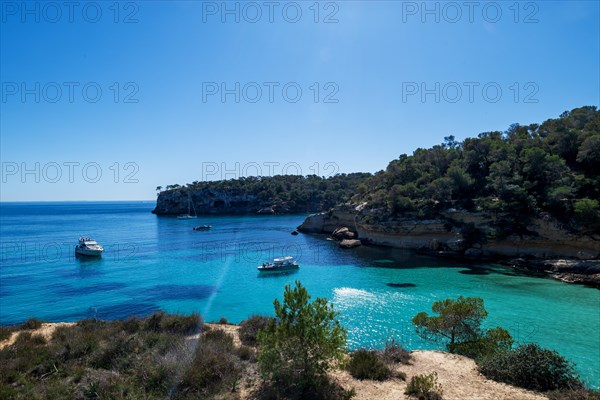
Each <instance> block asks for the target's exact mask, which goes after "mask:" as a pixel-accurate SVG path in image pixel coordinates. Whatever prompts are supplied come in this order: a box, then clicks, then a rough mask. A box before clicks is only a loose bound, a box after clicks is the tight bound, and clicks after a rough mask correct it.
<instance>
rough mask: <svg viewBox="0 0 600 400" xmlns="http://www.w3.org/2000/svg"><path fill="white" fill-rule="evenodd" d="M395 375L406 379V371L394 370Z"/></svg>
mask: <svg viewBox="0 0 600 400" xmlns="http://www.w3.org/2000/svg"><path fill="white" fill-rule="evenodd" d="M395 376H396V378H398V379H402V380H403V381H405V380H406V372H402V371H398V372H396V374H395Z"/></svg>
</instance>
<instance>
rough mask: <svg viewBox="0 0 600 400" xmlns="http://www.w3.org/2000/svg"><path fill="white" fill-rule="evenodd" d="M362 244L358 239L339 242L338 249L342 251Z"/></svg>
mask: <svg viewBox="0 0 600 400" xmlns="http://www.w3.org/2000/svg"><path fill="white" fill-rule="evenodd" d="M361 244H362V243H361V242H360V240H358V239H344V240H342V241H341V242H340V247H341V248H343V249H351V248H354V247H358V246H360V245H361Z"/></svg>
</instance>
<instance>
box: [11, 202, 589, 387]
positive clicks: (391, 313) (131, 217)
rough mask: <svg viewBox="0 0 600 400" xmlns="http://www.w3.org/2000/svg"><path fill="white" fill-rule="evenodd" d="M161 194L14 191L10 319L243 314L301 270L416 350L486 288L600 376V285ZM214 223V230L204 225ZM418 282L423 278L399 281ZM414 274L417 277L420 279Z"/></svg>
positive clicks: (495, 309)
mask: <svg viewBox="0 0 600 400" xmlns="http://www.w3.org/2000/svg"><path fill="white" fill-rule="evenodd" d="M153 206H154V203H153V202H115V203H107V202H103V203H94V202H84V203H2V204H1V205H0V240H1V249H0V324H2V325H8V324H14V323H18V322H21V321H23V320H25V319H27V318H28V317H30V316H35V317H37V318H40V319H44V320H48V321H74V320H77V319H80V318H84V317H94V316H96V317H98V318H124V317H126V316H129V315H139V316H144V315H148V314H150V313H152V312H154V311H156V310H159V309H162V310H166V311H170V312H181V313H190V312H193V311H197V312H200V313H201V314H202V315H203V316H204V317H205V319H206V320H217V319H219V318H220V317H222V316H224V317H226V318H227V319H228V320H229V321H232V322H239V321H241V320H243V319H245V318H247V317H248V316H249V315H251V314H256V313H263V314H272V312H273V311H272V310H273V306H272V302H273V299H274V298H276V297H279V298H281V296H282V292H283V287H284V286H285V285H286V284H288V283H293V281H294V280H301V281H302V283H303V284H304V285H305V286H306V287H307V289H308V290H309V292H310V293H311V294H312V295H313V296H319V297H327V298H328V299H330V300H331V301H332V302H333V303H334V304H335V307H336V309H337V310H338V311H339V312H340V313H341V319H342V321H343V323H344V325H345V326H346V327H347V328H348V331H349V340H350V346H351V347H352V348H355V347H358V346H367V347H382V346H383V345H384V343H385V340H386V338H389V337H392V336H393V337H396V338H397V339H399V340H400V341H401V342H402V343H403V344H404V345H405V346H406V347H408V348H410V349H432V348H437V347H436V345H435V344H432V343H429V342H425V341H423V340H421V339H420V338H419V337H418V336H416V335H415V333H414V328H413V326H412V324H411V322H410V320H411V318H412V317H413V316H414V315H415V314H416V313H418V312H419V311H430V310H431V305H432V303H433V302H434V301H437V300H440V299H445V298H449V297H457V296H459V295H463V296H477V297H482V298H483V299H484V301H485V306H486V308H487V310H488V311H489V314H490V315H489V317H488V319H487V320H486V325H488V326H490V327H491V326H497V325H501V326H503V327H506V328H507V329H509V330H510V331H511V333H512V335H513V336H514V338H515V340H516V341H517V342H535V343H539V344H540V345H542V346H545V347H548V348H551V349H554V350H557V351H558V352H560V353H561V354H563V355H565V356H566V357H568V358H569V359H571V360H572V361H574V362H576V363H577V367H578V370H579V372H580V373H581V375H582V376H583V377H584V379H585V380H586V381H587V382H588V384H590V385H591V386H594V387H599V386H600V291H598V290H596V289H590V288H585V287H581V286H576V285H568V284H565V283H561V282H558V281H555V280H552V279H548V278H543V277H534V276H528V275H522V274H518V273H515V272H514V271H512V270H510V269H507V268H503V267H501V266H497V265H475V264H467V263H464V262H456V261H448V260H439V259H433V258H429V257H424V256H417V255H414V254H412V253H410V252H404V251H398V250H392V249H380V248H369V247H360V248H357V249H354V250H343V249H339V248H338V247H337V244H336V243H335V242H330V241H327V240H325V238H324V237H321V236H307V235H302V234H301V235H298V236H292V235H290V232H291V231H292V230H293V229H294V228H295V227H296V226H298V225H299V224H300V223H301V222H302V220H303V218H304V216H303V215H294V216H276V217H267V216H260V217H258V216H243V217H233V216H227V217H223V216H219V217H201V218H198V219H197V220H188V221H185V220H177V219H175V218H166V217H156V216H155V215H153V214H151V213H150V210H152V208H153ZM200 224H211V225H212V226H213V228H212V230H211V231H207V232H196V231H192V227H193V226H194V225H200ZM83 234H88V235H91V236H92V237H93V238H95V239H96V240H98V242H100V243H101V244H103V245H104V246H105V253H104V255H103V257H102V258H101V259H98V260H89V259H80V258H76V257H75V256H74V251H73V249H74V246H75V244H76V243H77V239H78V238H79V236H80V235H83ZM282 255H294V256H296V257H298V258H299V259H300V263H301V268H300V270H299V271H297V272H295V273H292V274H289V275H280V276H270V277H262V276H259V275H258V272H257V270H256V266H257V265H258V264H259V263H261V262H263V261H266V260H269V259H271V258H273V257H276V256H282ZM389 283H400V284H403V283H407V284H411V285H409V287H391V286H389V285H388V284H389ZM413 285H414V286H413Z"/></svg>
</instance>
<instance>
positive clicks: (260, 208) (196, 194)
mask: <svg viewBox="0 0 600 400" xmlns="http://www.w3.org/2000/svg"><path fill="white" fill-rule="evenodd" d="M188 199H189V202H190V208H191V213H192V214H193V213H194V212H195V213H196V214H199V215H202V214H266V215H269V214H294V213H303V212H314V211H319V210H321V209H322V208H320V205H319V204H318V203H315V204H313V203H303V204H299V203H297V202H294V201H278V200H269V199H263V198H261V197H260V196H258V195H254V194H248V193H244V192H241V191H225V190H214V189H198V190H194V189H191V190H189V191H182V190H171V191H164V192H161V193H160V194H159V196H158V199H157V200H156V207H155V208H154V210H152V212H153V213H154V214H157V215H181V214H187V213H188Z"/></svg>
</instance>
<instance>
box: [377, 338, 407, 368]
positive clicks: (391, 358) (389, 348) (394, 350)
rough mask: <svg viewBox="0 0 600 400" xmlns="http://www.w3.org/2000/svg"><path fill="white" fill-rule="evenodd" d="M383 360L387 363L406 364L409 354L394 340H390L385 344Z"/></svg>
mask: <svg viewBox="0 0 600 400" xmlns="http://www.w3.org/2000/svg"><path fill="white" fill-rule="evenodd" d="M383 359H384V360H385V362H387V363H390V364H392V363H402V364H408V363H409V362H410V359H411V355H410V352H409V351H408V350H406V349H405V348H404V347H402V346H401V345H400V343H398V341H397V340H396V339H390V340H388V341H387V342H386V343H385V349H384V350H383Z"/></svg>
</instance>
